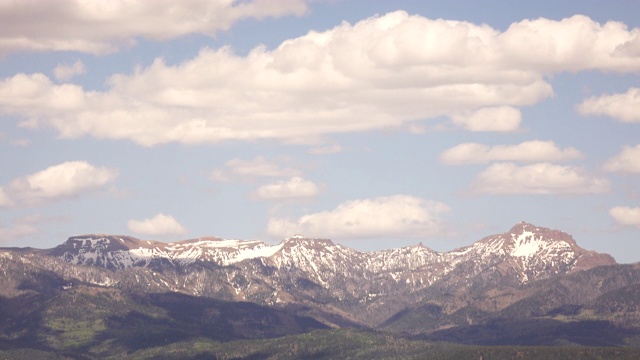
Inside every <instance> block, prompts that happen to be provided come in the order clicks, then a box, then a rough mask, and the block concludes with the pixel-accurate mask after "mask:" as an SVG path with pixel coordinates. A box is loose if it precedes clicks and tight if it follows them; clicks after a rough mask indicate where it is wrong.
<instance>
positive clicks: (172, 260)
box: [48, 222, 615, 282]
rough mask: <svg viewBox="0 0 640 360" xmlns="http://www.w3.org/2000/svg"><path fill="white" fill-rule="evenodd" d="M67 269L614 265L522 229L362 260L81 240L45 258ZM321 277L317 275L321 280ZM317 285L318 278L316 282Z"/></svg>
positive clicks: (435, 270) (300, 245) (347, 253)
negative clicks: (256, 264) (256, 263)
mask: <svg viewBox="0 0 640 360" xmlns="http://www.w3.org/2000/svg"><path fill="white" fill-rule="evenodd" d="M48 254H49V255H53V256H57V257H60V258H62V259H64V260H65V261H66V262H69V263H72V264H82V265H93V266H101V267H104V268H107V269H112V270H116V269H126V268H132V267H152V268H155V267H158V266H160V267H162V266H167V265H170V266H180V267H184V266H188V265H192V264H196V263H200V264H206V263H211V264H214V265H217V266H222V267H223V266H230V265H234V264H238V263H240V262H243V261H246V260H256V259H262V261H263V263H265V264H268V265H270V266H274V267H276V268H277V269H292V268H296V269H300V270H304V271H307V272H308V273H315V274H317V275H318V276H320V273H331V272H339V271H340V269H339V268H341V267H343V266H344V265H345V264H348V265H349V266H350V267H351V268H353V269H354V270H355V271H356V272H358V273H361V274H368V275H370V276H373V275H375V274H380V273H389V274H398V276H400V274H402V273H405V272H407V271H416V270H418V269H421V270H428V273H429V275H432V276H430V277H429V279H422V281H423V282H425V281H426V282H433V281H436V280H438V278H439V276H442V275H445V274H447V273H449V272H451V271H452V270H454V269H456V268H457V267H459V266H462V265H463V264H467V263H468V262H472V263H473V264H472V265H468V266H471V267H472V268H474V269H475V270H474V272H477V271H482V270H483V269H486V268H489V267H492V266H496V265H500V269H501V270H504V271H507V270H509V271H511V272H513V273H514V275H515V278H517V279H518V280H519V281H521V282H528V281H530V280H535V279H538V278H544V277H548V276H550V275H552V274H557V273H565V272H569V271H575V270H584V269H587V268H591V267H594V266H598V265H606V264H612V263H615V260H614V259H613V258H612V257H611V256H609V255H606V254H598V253H596V252H593V251H587V250H584V249H582V248H581V247H579V246H578V245H577V244H576V242H575V240H574V239H573V238H572V237H571V235H569V234H567V233H564V232H561V231H557V230H550V229H546V228H539V227H536V226H534V225H532V224H528V223H525V222H522V223H519V224H517V225H516V226H514V227H513V228H512V229H511V230H510V231H509V232H507V233H504V234H498V235H493V236H489V237H486V238H484V239H482V240H480V241H478V242H476V243H474V244H473V245H470V246H467V247H464V248H460V249H456V250H453V251H450V252H444V253H439V252H436V251H433V250H431V249H429V248H427V247H425V246H423V245H422V244H420V245H417V246H412V247H405V248H399V249H390V250H383V251H376V252H360V251H356V250H353V249H350V248H348V247H345V246H342V245H336V244H334V243H333V242H332V241H330V240H326V239H308V238H305V237H303V236H301V235H296V236H294V237H291V238H287V239H284V240H283V241H282V242H281V243H279V244H277V245H268V244H265V243H264V242H261V241H256V240H229V239H219V238H213V237H210V238H199V239H192V240H185V241H180V242H173V243H164V242H158V241H149V240H139V239H136V238H133V237H130V236H117V235H84V236H74V237H71V238H69V239H68V240H67V241H66V242H65V243H63V244H61V245H59V246H58V247H56V248H54V249H51V250H50V251H48ZM320 270H322V271H321V272H320ZM318 279H320V280H321V276H320V277H319V278H318Z"/></svg>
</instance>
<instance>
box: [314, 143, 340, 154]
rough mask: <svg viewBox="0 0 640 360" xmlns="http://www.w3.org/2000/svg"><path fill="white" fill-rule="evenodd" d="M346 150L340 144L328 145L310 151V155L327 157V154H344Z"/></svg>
mask: <svg viewBox="0 0 640 360" xmlns="http://www.w3.org/2000/svg"><path fill="white" fill-rule="evenodd" d="M343 150H344V149H343V148H342V146H340V145H338V144H333V145H327V146H318V147H314V148H311V149H309V153H310V154H314V155H326V154H337V153H340V152H342V151H343Z"/></svg>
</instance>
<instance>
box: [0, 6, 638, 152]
mask: <svg viewBox="0 0 640 360" xmlns="http://www.w3.org/2000/svg"><path fill="white" fill-rule="evenodd" d="M194 1H195V0H194ZM153 3H154V4H155V2H153ZM225 3H226V4H228V2H225ZM250 4H253V3H250ZM56 6H57V5H56ZM149 6H152V5H149ZM153 6H155V5H153ZM238 6H239V5H238ZM276 7H277V6H276ZM158 8H160V6H158ZM169 8H171V7H169ZM195 9H196V10H195V11H197V9H198V7H195ZM200 12H201V11H200ZM200 12H196V13H200ZM203 13H205V14H207V12H203ZM132 23H135V22H132ZM158 24H161V22H158ZM170 24H171V23H170ZM91 25H92V26H93V25H94V24H93V23H91ZM162 26H164V25H162ZM167 28H169V29H171V28H172V27H171V26H167ZM557 34H562V36H557ZM638 34H640V32H639V31H637V30H636V29H633V30H628V29H627V28H626V26H625V25H624V24H622V23H618V22H607V23H606V24H599V23H596V22H594V21H593V20H591V19H589V18H588V17H585V16H574V17H571V18H568V19H563V20H561V21H554V20H548V19H537V20H525V21H522V22H519V23H514V24H512V25H511V26H510V27H509V28H508V29H507V30H506V31H504V32H500V31H498V30H496V29H493V28H491V27H489V26H488V25H475V24H472V23H468V22H464V21H448V20H442V19H438V20H431V19H427V18H424V17H422V16H418V15H414V16H410V15H408V14H407V13H405V12H403V11H397V12H393V13H389V14H386V15H384V16H376V17H372V18H369V19H365V20H362V21H360V22H358V23H356V24H353V25H352V24H349V23H343V24H341V25H339V26H336V27H335V28H333V29H330V30H327V31H324V32H316V31H311V32H309V33H308V34H306V35H304V36H301V37H298V38H293V39H289V40H286V41H284V42H283V43H281V44H280V45H279V46H278V47H276V48H275V49H267V48H266V47H257V48H255V49H253V50H252V51H250V52H249V53H248V54H247V55H242V56H240V55H236V54H235V53H234V52H233V51H232V50H231V49H230V48H228V47H223V48H220V49H208V48H205V49H202V50H201V51H200V53H199V54H198V55H197V56H195V57H194V58H193V59H190V60H187V61H185V62H183V63H180V64H176V65H167V64H166V63H165V62H164V61H163V60H162V59H157V60H156V61H154V62H153V63H152V64H151V65H149V66H148V67H142V68H139V69H137V70H136V71H135V72H133V73H132V74H129V75H124V74H118V75H114V76H112V77H111V78H110V79H109V80H108V88H107V89H106V90H104V91H86V90H84V89H83V88H80V87H77V86H74V85H72V84H58V85H56V84H53V83H52V82H51V81H50V79H48V78H47V77H46V76H44V75H42V74H18V75H15V76H13V77H11V78H7V79H4V80H2V81H1V82H0V111H3V112H5V113H10V114H13V115H15V116H19V117H22V118H23V119H24V121H23V123H22V124H23V126H27V127H30V128H34V129H37V128H40V127H45V126H50V127H53V128H54V129H56V130H57V131H58V132H59V134H60V136H61V137H63V138H75V137H80V136H85V135H89V136H94V137H97V138H109V139H127V140H130V141H134V142H136V143H138V144H141V145H144V146H153V145H157V144H163V143H168V142H181V143H187V144H197V143H212V142H219V141H225V140H258V139H277V140H282V141H287V142H290V141H296V142H297V143H299V142H301V141H305V139H317V138H318V137H321V136H322V135H324V134H330V133H346V132H359V131H368V130H373V129H386V128H390V127H400V126H404V125H408V123H411V122H412V121H417V120H421V121H423V120H426V119H430V118H437V117H441V116H445V117H451V118H452V119H454V121H457V122H458V123H459V124H460V125H461V126H463V127H465V128H468V129H469V130H473V131H513V130H516V129H517V128H518V124H519V122H520V112H519V110H518V108H519V107H521V106H526V105H532V104H535V103H537V102H539V101H541V100H543V99H545V98H547V97H549V96H551V95H552V94H553V91H552V88H551V85H550V84H549V83H548V82H547V81H546V80H545V76H547V75H549V74H553V73H556V72H562V71H581V70H603V71H619V72H625V71H627V72H637V71H639V70H640V62H639V61H638V59H639V58H640V53H638V52H635V51H631V50H629V48H634V46H635V45H634V44H636V42H637V41H636V39H637V37H638V36H639V35H638ZM532 48H535V49H536V51H535V52H532V51H531V49H532ZM407 128H410V126H407Z"/></svg>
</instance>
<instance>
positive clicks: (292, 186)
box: [255, 176, 320, 200]
mask: <svg viewBox="0 0 640 360" xmlns="http://www.w3.org/2000/svg"><path fill="white" fill-rule="evenodd" d="M319 192H320V187H318V185H316V184H315V183H314V182H313V181H309V180H305V179H303V178H301V177H297V176H296V177H292V178H291V179H289V180H286V181H277V182H275V183H272V184H267V185H264V186H261V187H259V188H258V190H256V192H255V195H256V196H257V197H258V198H260V199H264V200H287V199H300V198H310V197H314V196H316V195H318V193H319Z"/></svg>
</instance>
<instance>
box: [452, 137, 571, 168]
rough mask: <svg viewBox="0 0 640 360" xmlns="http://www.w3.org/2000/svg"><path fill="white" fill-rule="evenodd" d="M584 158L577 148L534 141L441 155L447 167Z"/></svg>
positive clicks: (464, 146)
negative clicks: (560, 146) (497, 162)
mask: <svg viewBox="0 0 640 360" xmlns="http://www.w3.org/2000/svg"><path fill="white" fill-rule="evenodd" d="M580 157H582V154H581V153H580V152H579V151H578V150H576V149H575V148H572V147H570V148H565V149H560V148H558V147H557V146H556V144H555V143H554V142H553V141H540V140H532V141H525V142H523V143H520V144H517V145H498V146H487V145H483V144H478V143H464V144H460V145H456V146H454V147H452V148H451V149H448V150H446V151H444V152H443V153H442V154H440V161H442V162H443V163H444V164H447V165H462V164H486V163H489V162H493V161H518V162H541V161H543V162H544V161H549V162H551V161H565V160H571V159H577V158H580Z"/></svg>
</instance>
